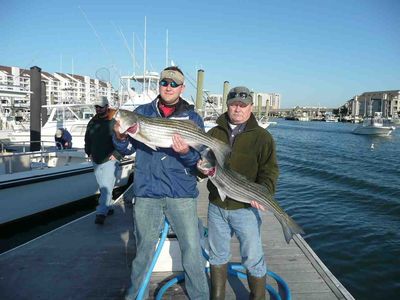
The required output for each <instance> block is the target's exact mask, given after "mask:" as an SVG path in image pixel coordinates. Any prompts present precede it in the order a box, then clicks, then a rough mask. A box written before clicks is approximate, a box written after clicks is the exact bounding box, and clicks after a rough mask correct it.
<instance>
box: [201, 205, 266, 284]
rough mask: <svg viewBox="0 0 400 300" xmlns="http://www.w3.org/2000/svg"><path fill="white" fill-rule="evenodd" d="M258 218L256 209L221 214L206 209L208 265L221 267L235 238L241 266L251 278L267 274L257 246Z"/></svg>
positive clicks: (211, 207)
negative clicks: (238, 244)
mask: <svg viewBox="0 0 400 300" xmlns="http://www.w3.org/2000/svg"><path fill="white" fill-rule="evenodd" d="M261 223H262V221H261V218H260V214H259V212H258V210H257V209H256V208H253V207H250V208H240V209H236V210H225V209H223V208H220V207H218V206H216V205H214V204H212V203H210V204H209V205H208V241H209V244H210V253H209V254H210V264H212V265H222V264H226V263H228V262H229V260H230V258H231V250H230V241H231V238H232V236H233V234H235V235H236V236H237V238H238V240H239V243H240V255H241V257H242V264H243V266H244V267H245V268H246V269H247V270H248V271H249V273H250V274H251V275H252V276H254V277H262V276H264V275H265V274H266V272H267V267H266V265H265V260H264V252H263V248H262V242H261V233H260V227H261Z"/></svg>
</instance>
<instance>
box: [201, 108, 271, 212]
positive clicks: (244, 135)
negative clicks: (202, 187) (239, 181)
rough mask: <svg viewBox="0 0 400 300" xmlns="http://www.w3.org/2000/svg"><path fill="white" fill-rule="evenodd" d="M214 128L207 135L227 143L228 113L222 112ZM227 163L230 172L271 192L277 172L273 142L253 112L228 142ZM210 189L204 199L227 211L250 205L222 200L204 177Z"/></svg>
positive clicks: (228, 130)
mask: <svg viewBox="0 0 400 300" xmlns="http://www.w3.org/2000/svg"><path fill="white" fill-rule="evenodd" d="M217 125H218V126H216V127H214V128H212V129H210V130H209V131H208V132H207V134H209V135H211V136H213V137H215V138H217V139H219V140H221V141H224V142H226V143H228V144H229V132H230V129H229V125H228V115H227V113H224V114H223V115H221V116H220V117H219V118H218V120H217ZM226 163H227V165H228V166H229V167H230V168H231V169H232V170H234V171H236V172H238V173H240V174H242V175H244V176H245V177H246V178H247V179H248V180H250V181H252V182H256V183H258V184H262V185H265V186H266V187H267V188H268V190H269V191H270V192H271V193H272V194H274V193H275V188H276V182H277V179H278V175H279V169H278V163H277V159H276V148H275V142H274V140H273V138H272V136H271V134H270V133H269V132H268V131H267V130H265V129H263V128H262V127H260V126H258V123H257V120H256V118H255V117H254V115H253V114H251V116H250V119H249V120H248V121H247V125H246V127H245V129H244V131H243V132H241V133H239V134H238V135H237V136H236V138H235V140H234V142H233V145H232V152H231V154H230V156H229V157H228V158H227V160H226ZM207 188H208V190H209V192H210V194H209V196H208V199H209V200H210V202H211V203H213V204H215V205H217V206H219V207H221V208H224V209H228V210H233V209H239V208H245V207H250V204H247V203H242V202H238V201H235V200H233V199H231V198H226V199H225V201H222V200H221V198H220V196H219V194H218V190H217V188H216V187H215V186H214V184H213V183H212V182H211V181H210V180H208V182H207Z"/></svg>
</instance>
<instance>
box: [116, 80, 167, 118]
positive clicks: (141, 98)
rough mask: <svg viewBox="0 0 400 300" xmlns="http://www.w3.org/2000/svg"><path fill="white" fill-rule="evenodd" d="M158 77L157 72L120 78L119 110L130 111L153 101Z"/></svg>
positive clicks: (156, 91) (155, 95) (156, 90)
mask: <svg viewBox="0 0 400 300" xmlns="http://www.w3.org/2000/svg"><path fill="white" fill-rule="evenodd" d="M159 81H160V75H159V74H158V73H157V72H146V75H145V76H143V75H133V76H122V77H121V99H122V105H121V106H120V108H122V109H127V110H130V111H133V110H135V108H136V107H138V106H139V105H142V104H147V103H149V102H151V101H153V100H154V99H155V98H156V97H157V95H158V82H159Z"/></svg>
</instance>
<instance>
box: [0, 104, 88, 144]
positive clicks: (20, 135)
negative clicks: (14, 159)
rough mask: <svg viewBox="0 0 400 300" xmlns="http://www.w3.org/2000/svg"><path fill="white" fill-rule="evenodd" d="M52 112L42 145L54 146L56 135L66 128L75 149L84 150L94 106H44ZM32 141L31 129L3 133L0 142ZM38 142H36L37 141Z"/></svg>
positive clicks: (44, 125)
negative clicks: (59, 130)
mask: <svg viewBox="0 0 400 300" xmlns="http://www.w3.org/2000/svg"><path fill="white" fill-rule="evenodd" d="M44 107H46V108H48V109H49V110H50V114H49V116H48V119H47V121H46V122H45V123H44V124H43V126H42V128H41V132H40V134H41V139H40V141H41V142H42V143H46V144H47V146H53V145H54V143H55V142H54V135H55V133H56V131H57V129H58V128H65V129H67V130H68V131H69V133H71V135H72V145H73V147H74V148H79V149H83V148H84V147H85V132H86V126H87V124H88V123H89V121H90V119H91V117H93V116H94V114H95V112H94V107H93V105H92V104H56V105H46V106H44ZM29 140H30V130H29V128H26V129H23V130H17V131H11V132H2V134H1V135H0V142H2V143H3V144H5V145H7V144H14V145H16V144H22V143H23V142H24V141H29ZM35 142H36V141H35Z"/></svg>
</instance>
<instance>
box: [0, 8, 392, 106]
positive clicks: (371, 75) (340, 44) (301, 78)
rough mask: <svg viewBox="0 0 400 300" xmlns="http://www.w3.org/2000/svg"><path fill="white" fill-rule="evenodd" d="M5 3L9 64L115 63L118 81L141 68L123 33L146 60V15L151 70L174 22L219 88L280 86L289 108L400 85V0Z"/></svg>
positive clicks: (173, 38) (79, 66)
mask: <svg viewBox="0 0 400 300" xmlns="http://www.w3.org/2000/svg"><path fill="white" fill-rule="evenodd" d="M0 8H1V9H0V37H1V39H0V40H1V42H0V64H1V65H8V66H19V67H21V68H30V67H31V66H34V65H37V66H39V67H41V68H42V70H44V71H47V72H57V71H60V69H61V68H62V71H63V72H66V73H71V72H72V70H73V71H74V73H75V74H80V75H88V76H91V77H96V73H97V74H100V76H101V77H107V76H108V75H107V74H108V72H107V71H105V70H109V71H110V72H109V77H110V80H111V81H112V82H113V84H114V86H115V87H116V88H118V86H117V82H118V77H119V74H124V75H126V74H131V73H132V72H133V67H132V59H131V56H130V54H129V51H128V47H127V46H126V45H125V42H124V39H123V37H122V36H125V38H126V40H127V42H128V46H129V48H132V36H133V33H135V36H136V39H135V48H136V51H135V54H136V58H137V65H138V67H137V73H139V72H140V73H141V70H142V69H143V50H142V44H143V37H144V17H145V16H146V17H147V49H148V52H147V57H148V63H147V64H148V66H149V68H148V69H150V70H153V71H160V70H162V69H163V68H164V67H165V52H166V51H165V49H166V30H168V32H169V57H170V59H172V60H173V61H174V62H175V63H176V64H177V65H178V66H180V67H181V68H182V69H183V70H184V71H185V72H186V73H188V74H190V76H191V77H193V78H196V70H197V69H199V68H201V69H203V70H204V71H205V83H204V88H205V89H206V90H209V91H210V92H213V93H222V87H223V82H224V81H225V80H227V81H229V82H230V84H231V86H235V85H246V86H248V87H249V88H250V89H252V90H254V91H256V92H277V93H280V94H281V95H282V105H281V106H282V107H293V106H296V105H300V106H317V105H319V106H327V107H338V106H340V105H342V104H344V102H345V101H346V100H348V99H350V98H351V97H353V96H354V95H357V94H361V93H363V92H365V91H372V90H392V89H400V1H399V0H376V1H373V0H336V1H332V0H309V1H305V0H298V1H289V0H287V1H286V0H279V1H268V0H264V1H261V0H259V1H251V0H248V1H243V0H241V1H218V0H212V1H211V0H203V1H180V0H175V1H155V0H153V1H145V0H143V1H133V0H130V1H118V0H112V1H111V0H110V1H100V0H97V1H92V0H85V1H83V0H82V1H75V0H72V1H41V0H40V1H25V0H19V1H6V0H0ZM61 57H62V60H61ZM61 61H62V63H61ZM72 62H73V63H72ZM72 66H73V69H72ZM191 95H193V96H194V97H195V92H194V90H193V88H191V86H188V88H187V91H186V93H185V97H186V98H189V99H190V96H191Z"/></svg>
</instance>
